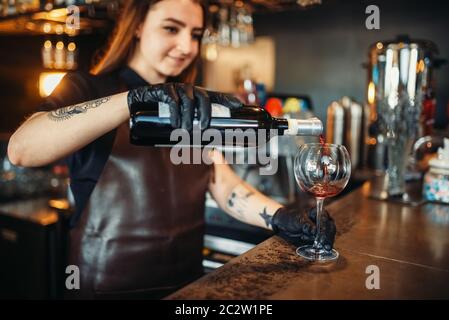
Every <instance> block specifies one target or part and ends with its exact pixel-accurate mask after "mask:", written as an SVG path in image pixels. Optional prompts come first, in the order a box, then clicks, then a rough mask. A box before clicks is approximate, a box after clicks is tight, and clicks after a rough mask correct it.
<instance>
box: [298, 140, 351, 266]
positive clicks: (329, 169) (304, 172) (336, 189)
mask: <svg viewBox="0 0 449 320" xmlns="http://www.w3.org/2000/svg"><path fill="white" fill-rule="evenodd" d="M294 172H295V178H296V182H297V183H298V185H299V187H300V188H301V189H302V190H303V191H305V192H308V193H310V194H312V195H314V196H315V198H316V204H317V211H316V236H315V241H314V243H313V245H306V246H301V247H299V248H298V249H296V253H297V254H298V255H299V256H301V257H303V258H305V259H307V260H311V261H320V262H326V261H331V260H335V259H337V258H338V252H337V250H335V249H332V250H330V251H328V250H326V249H325V248H324V247H323V246H322V245H321V244H320V243H319V242H318V237H319V234H320V232H319V231H320V217H321V213H322V211H323V202H324V199H325V198H327V197H333V196H335V195H337V194H338V193H340V192H341V191H342V190H343V189H344V188H345V186H346V184H347V183H348V181H349V176H350V175H351V161H350V157H349V153H348V151H347V150H346V148H345V147H344V146H342V145H336V144H328V143H309V144H304V145H302V146H301V147H300V148H299V150H298V153H297V155H296V157H295V163H294Z"/></svg>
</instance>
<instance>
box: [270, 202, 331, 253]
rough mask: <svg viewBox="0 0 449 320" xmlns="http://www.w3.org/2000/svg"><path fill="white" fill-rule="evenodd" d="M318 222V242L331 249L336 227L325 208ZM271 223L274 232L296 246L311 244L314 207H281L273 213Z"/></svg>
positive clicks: (313, 231)
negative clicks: (300, 208)
mask: <svg viewBox="0 0 449 320" xmlns="http://www.w3.org/2000/svg"><path fill="white" fill-rule="evenodd" d="M320 223H321V224H320V235H319V237H318V244H319V245H321V246H322V247H324V249H326V250H331V249H332V246H333V244H334V240H335V234H336V228H335V223H334V220H333V219H332V218H331V217H330V216H329V213H328V212H327V211H326V210H323V212H322V214H321V219H320ZM271 224H272V228H273V231H274V232H276V233H278V234H279V236H281V237H282V238H284V239H285V240H287V241H289V242H291V243H293V244H295V245H296V246H299V245H301V244H309V243H310V244H311V243H313V242H314V240H315V235H316V207H315V208H312V209H310V210H304V211H302V212H298V210H296V209H288V208H285V207H282V208H280V209H278V210H277V211H276V212H275V214H274V215H273V218H272V220H271Z"/></svg>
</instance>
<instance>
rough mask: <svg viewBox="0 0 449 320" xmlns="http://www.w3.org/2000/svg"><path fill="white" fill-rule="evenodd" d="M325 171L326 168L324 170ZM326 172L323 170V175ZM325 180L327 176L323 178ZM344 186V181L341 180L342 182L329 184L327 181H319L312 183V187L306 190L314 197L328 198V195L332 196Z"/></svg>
mask: <svg viewBox="0 0 449 320" xmlns="http://www.w3.org/2000/svg"><path fill="white" fill-rule="evenodd" d="M325 171H326V170H325ZM326 174H327V173H326V172H325V175H326ZM324 179H325V180H328V177H325V178H324ZM345 186H346V183H344V182H342V183H333V184H330V183H329V182H327V183H319V184H316V185H314V186H313V187H312V188H310V189H309V190H308V192H309V193H310V194H312V195H314V196H315V197H319V198H329V197H333V196H335V195H337V194H339V193H340V192H341V191H342V190H343V189H344V188H345Z"/></svg>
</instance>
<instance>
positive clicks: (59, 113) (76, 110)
mask: <svg viewBox="0 0 449 320" xmlns="http://www.w3.org/2000/svg"><path fill="white" fill-rule="evenodd" d="M110 99H111V97H104V98H100V99H97V100H92V101H88V102H85V103H82V104H77V105H73V106H68V107H64V108H60V109H57V110H54V111H51V112H49V113H48V117H49V118H50V120H52V121H64V120H68V119H70V118H72V117H73V116H74V115H77V114H80V113H86V112H87V110H88V109H93V108H97V107H99V106H100V105H102V104H103V103H106V102H108V101H109V100H110Z"/></svg>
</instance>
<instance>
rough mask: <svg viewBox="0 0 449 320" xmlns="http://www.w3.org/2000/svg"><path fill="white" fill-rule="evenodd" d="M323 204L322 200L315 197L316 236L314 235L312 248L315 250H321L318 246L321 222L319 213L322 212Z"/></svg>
mask: <svg viewBox="0 0 449 320" xmlns="http://www.w3.org/2000/svg"><path fill="white" fill-rule="evenodd" d="M323 203H324V198H321V197H319V198H318V197H317V198H316V234H315V241H314V242H313V248H314V249H316V250H321V248H320V246H319V239H320V228H321V226H320V221H321V212H322V211H323Z"/></svg>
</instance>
